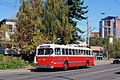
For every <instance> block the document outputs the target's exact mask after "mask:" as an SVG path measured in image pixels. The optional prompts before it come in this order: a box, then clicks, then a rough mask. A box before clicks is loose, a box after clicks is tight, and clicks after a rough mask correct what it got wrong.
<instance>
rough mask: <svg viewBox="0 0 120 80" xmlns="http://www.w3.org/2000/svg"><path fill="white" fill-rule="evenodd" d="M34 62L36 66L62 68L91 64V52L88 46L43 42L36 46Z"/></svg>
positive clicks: (92, 60) (92, 63)
mask: <svg viewBox="0 0 120 80" xmlns="http://www.w3.org/2000/svg"><path fill="white" fill-rule="evenodd" d="M35 63H36V66H37V68H63V69H64V70H67V69H68V68H69V67H78V66H86V67H89V66H93V65H94V57H93V52H92V50H91V49H89V48H84V47H73V46H68V45H57V44H43V45H40V46H38V47H37V51H36V56H35Z"/></svg>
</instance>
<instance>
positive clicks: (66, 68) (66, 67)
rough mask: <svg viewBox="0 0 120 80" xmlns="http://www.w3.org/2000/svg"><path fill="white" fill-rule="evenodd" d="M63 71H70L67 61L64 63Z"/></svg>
mask: <svg viewBox="0 0 120 80" xmlns="http://www.w3.org/2000/svg"><path fill="white" fill-rule="evenodd" d="M63 70H64V71H66V70H68V62H67V61H65V62H64V65H63Z"/></svg>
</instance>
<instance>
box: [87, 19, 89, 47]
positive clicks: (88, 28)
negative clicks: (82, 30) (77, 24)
mask: <svg viewBox="0 0 120 80" xmlns="http://www.w3.org/2000/svg"><path fill="white" fill-rule="evenodd" d="M87 38H88V47H89V20H88V18H87Z"/></svg>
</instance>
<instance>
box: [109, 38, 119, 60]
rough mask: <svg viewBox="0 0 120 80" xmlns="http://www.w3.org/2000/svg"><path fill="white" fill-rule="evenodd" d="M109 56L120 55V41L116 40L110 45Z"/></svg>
mask: <svg viewBox="0 0 120 80" xmlns="http://www.w3.org/2000/svg"><path fill="white" fill-rule="evenodd" d="M108 53H109V58H115V57H116V56H120V41H119V40H117V41H114V42H113V44H109V45H108Z"/></svg>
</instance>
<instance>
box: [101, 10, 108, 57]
mask: <svg viewBox="0 0 120 80" xmlns="http://www.w3.org/2000/svg"><path fill="white" fill-rule="evenodd" d="M100 14H102V15H105V13H104V12H102V13H100ZM106 26H107V50H106V54H107V59H108V58H109V57H108V56H109V55H108V22H107V20H106Z"/></svg>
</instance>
